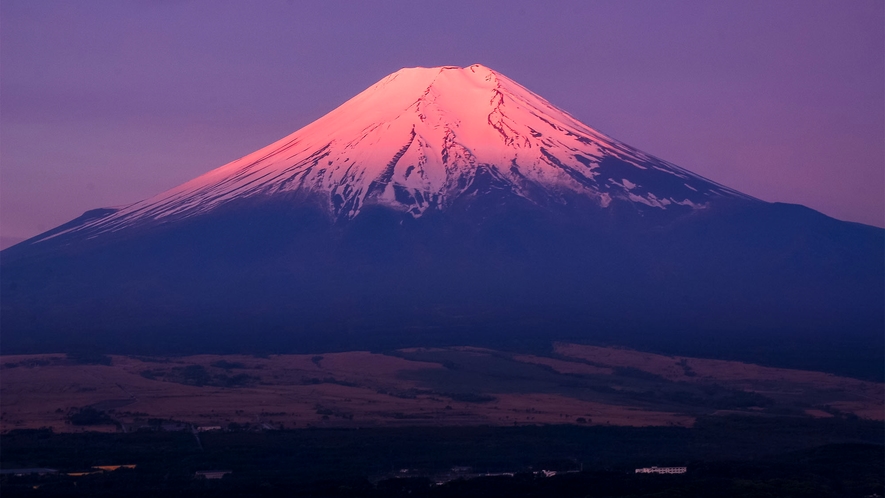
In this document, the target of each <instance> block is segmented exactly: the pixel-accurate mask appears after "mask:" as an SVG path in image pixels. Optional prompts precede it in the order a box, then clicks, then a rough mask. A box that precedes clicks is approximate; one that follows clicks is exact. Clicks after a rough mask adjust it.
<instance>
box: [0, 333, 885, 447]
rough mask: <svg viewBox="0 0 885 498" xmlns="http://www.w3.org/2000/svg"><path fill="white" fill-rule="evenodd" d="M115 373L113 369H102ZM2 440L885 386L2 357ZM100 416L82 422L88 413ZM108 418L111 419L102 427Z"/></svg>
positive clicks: (618, 418)
mask: <svg viewBox="0 0 885 498" xmlns="http://www.w3.org/2000/svg"><path fill="white" fill-rule="evenodd" d="M107 363H109V364H107ZM0 399H2V403H0V412H2V413H0V431H2V432H4V433H6V432H9V431H11V430H15V429H35V428H41V427H50V428H52V429H53V430H54V431H56V432H79V431H120V430H123V431H134V430H138V429H151V428H154V429H158V428H166V429H173V428H182V427H188V428H193V429H194V430H200V429H203V430H206V429H210V428H213V429H214V428H231V427H234V428H247V427H248V428H257V429H262V430H273V429H298V428H307V427H342V428H354V427H402V426H466V425H488V426H513V425H548V424H578V425H611V426H636V427H642V426H681V427H690V426H692V425H693V424H694V422H695V420H696V418H697V417H699V416H709V415H713V416H717V415H723V416H724V415H731V414H736V413H740V414H747V415H755V416H759V417H775V416H789V417H798V418H812V417H814V418H830V417H858V418H861V419H870V420H885V384H882V383H876V382H868V381H862V380H857V379H852V378H847V377H839V376H836V375H832V374H828V373H823V372H812V371H802V370H790V369H783V368H772V367H765V366H760V365H754V364H748V363H741V362H736V361H725V360H713V359H703V358H689V357H680V356H666V355H660V354H654V353H647V352H640V351H634V350H629V349H620V348H614V347H598V346H586V345H578V344H564V343H558V344H555V345H554V347H553V348H552V352H551V353H549V354H548V355H546V356H538V355H530V354H520V353H512V352H504V351H496V350H491V349H482V348H472V347H453V348H417V349H401V350H396V351H391V352H388V353H385V354H381V353H371V352H365V351H353V352H340V353H325V354H318V355H269V356H247V355H223V356H221V355H199V356H187V357H141V356H119V355H113V356H105V357H101V359H100V361H98V362H84V361H82V359H77V358H71V357H68V356H65V355H61V354H46V355H21V356H2V357H0ZM88 407H91V408H93V409H94V410H93V411H92V412H91V413H93V414H94V413H100V414H102V417H101V418H98V419H96V420H93V421H90V422H89V423H86V424H83V423H79V422H77V420H78V419H77V417H76V416H75V415H76V414H77V413H78V412H79V411H81V410H82V409H84V408H88ZM104 415H106V417H105V416H104Z"/></svg>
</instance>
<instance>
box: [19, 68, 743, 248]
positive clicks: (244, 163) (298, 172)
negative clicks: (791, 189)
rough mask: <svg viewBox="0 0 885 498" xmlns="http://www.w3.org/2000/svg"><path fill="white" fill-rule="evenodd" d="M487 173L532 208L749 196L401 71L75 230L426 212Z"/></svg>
mask: <svg viewBox="0 0 885 498" xmlns="http://www.w3.org/2000/svg"><path fill="white" fill-rule="evenodd" d="M480 171H482V172H484V174H485V175H484V176H486V177H487V178H489V179H490V180H491V181H490V184H491V185H492V187H491V188H497V189H505V190H509V191H510V192H512V193H513V194H515V195H518V196H521V197H523V198H526V199H528V200H529V201H532V202H538V201H540V200H541V199H540V198H539V197H543V198H544V200H545V201H551V200H552V201H553V202H564V198H565V196H567V195H573V194H579V195H583V196H587V197H589V198H591V199H593V200H594V201H595V202H597V203H598V204H599V205H600V206H602V207H606V206H608V205H609V204H610V203H611V202H612V200H614V199H619V200H623V201H629V202H633V203H638V204H642V205H644V206H642V207H643V208H658V209H668V208H672V207H674V206H687V207H689V208H693V209H697V208H702V207H704V206H705V205H707V203H708V202H709V201H710V200H711V199H712V198H716V197H722V196H725V197H743V198H745V197H746V196H744V195H743V194H740V193H739V192H736V191H734V190H731V189H728V188H726V187H723V186H721V185H718V184H715V183H713V182H711V181H709V180H706V179H704V178H701V177H699V176H697V175H695V174H692V173H690V172H688V171H686V170H684V169H682V168H679V167H678V166H675V165H673V164H670V163H668V162H665V161H662V160H660V159H657V158H654V157H652V156H649V155H646V154H644V153H642V152H640V151H638V150H636V149H633V148H631V147H629V146H626V145H624V144H621V143H620V142H617V141H615V140H613V139H611V138H609V137H607V136H605V135H603V134H601V133H599V132H597V131H595V130H593V129H592V128H590V127H588V126H586V125H584V124H583V123H581V122H579V121H578V120H576V119H575V118H573V117H571V116H570V115H569V114H567V113H566V112H564V111H562V110H560V109H557V108H556V107H554V106H553V105H551V104H550V103H549V102H547V101H546V100H544V99H543V98H541V97H539V96H538V95H536V94H534V93H532V92H531V91H529V90H527V89H526V88H524V87H522V86H521V85H519V84H518V83H516V82H514V81H512V80H510V79H509V78H507V77H505V76H503V75H501V74H500V73H497V72H495V71H493V70H491V69H489V68H487V67H484V66H481V65H478V64H477V65H473V66H469V67H466V68H459V67H436V68H408V69H402V70H400V71H397V72H395V73H393V74H391V75H389V76H387V77H385V78H384V79H382V80H381V81H379V82H378V83H376V84H375V85H373V86H371V87H370V88H368V89H367V90H365V91H363V92H362V93H360V94H359V95H357V96H355V97H353V98H352V99H350V100H349V101H347V102H345V103H344V104H342V105H341V106H340V107H338V108H337V109H335V110H333V111H332V112H330V113H328V114H327V115H325V116H323V117H322V118H320V119H318V120H316V121H315V122H313V123H311V124H309V125H307V126H305V127H304V128H302V129H300V130H298V131H297V132H295V133H293V134H291V135H289V136H287V137H285V138H283V139H282V140H279V141H277V142H275V143H273V144H271V145H268V146H267V147H264V148H262V149H260V150H258V151H256V152H254V153H252V154H249V155H247V156H245V157H243V158H241V159H238V160H236V161H233V162H231V163H229V164H227V165H224V166H222V167H220V168H218V169H215V170H213V171H210V172H208V173H206V174H204V175H202V176H200V177H197V178H195V179H193V180H191V181H189V182H187V183H184V184H182V185H180V186H178V187H175V188H173V189H171V190H169V191H166V192H163V193H161V194H159V195H157V196H154V197H152V198H150V199H147V200H144V201H141V202H137V203H135V204H132V205H130V206H127V207H124V208H122V209H119V210H117V211H116V212H114V213H112V214H110V215H108V216H106V217H104V218H101V219H97V220H92V221H89V222H87V223H85V224H83V225H81V226H79V227H75V228H73V229H72V230H82V229H92V230H97V231H106V230H117V229H120V228H124V227H126V226H129V225H132V224H139V223H143V222H149V223H156V222H167V221H172V220H174V219H177V218H180V217H189V216H194V215H198V214H200V213H205V212H208V211H211V210H213V209H215V208H217V207H218V206H220V205H222V204H224V203H226V202H228V201H230V200H232V199H242V198H247V197H253V196H264V195H274V194H280V193H299V194H304V195H309V196H311V197H313V198H315V199H320V200H321V203H324V204H325V205H326V206H325V207H327V208H328V213H329V215H330V216H331V217H332V218H333V219H337V220H347V219H351V218H353V217H355V216H357V215H358V214H359V213H360V211H361V209H363V207H364V206H367V205H372V204H380V205H385V206H388V207H391V208H393V209H396V210H399V211H402V212H405V213H409V214H411V215H412V216H414V217H419V216H421V215H422V214H423V213H425V212H426V211H427V210H429V209H445V207H446V206H447V205H449V204H450V203H451V202H452V201H453V200H454V199H455V198H457V197H458V196H460V195H464V194H465V193H468V195H472V194H469V192H472V191H471V190H470V186H471V185H472V184H473V181H474V179H475V178H476V177H477V175H478V173H479V172H480ZM474 190H475V189H474ZM54 235H58V234H57V233H56V234H54ZM34 242H36V241H34Z"/></svg>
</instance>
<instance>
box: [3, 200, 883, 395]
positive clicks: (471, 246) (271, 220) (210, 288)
mask: <svg viewBox="0 0 885 498" xmlns="http://www.w3.org/2000/svg"><path fill="white" fill-rule="evenodd" d="M490 196H491V194H485V195H484V196H482V197H479V198H477V199H478V200H477V201H476V202H475V203H472V204H464V205H462V206H455V207H453V208H452V209H450V210H449V211H447V212H446V215H445V216H442V215H439V216H434V215H432V214H429V215H427V216H425V217H422V218H420V219H418V220H413V219H411V218H409V217H406V218H403V217H402V215H400V214H396V213H394V212H392V211H388V210H386V209H381V208H377V209H375V210H374V211H372V210H369V211H367V212H364V213H362V214H361V215H360V217H358V218H355V219H354V220H352V221H351V222H349V223H348V224H345V225H338V224H332V223H331V222H329V221H328V220H327V219H326V218H325V217H324V216H323V215H321V214H320V212H319V211H317V210H314V209H312V208H310V205H309V204H303V203H302V204H298V205H297V206H300V207H293V206H296V205H295V204H292V203H291V202H287V201H286V200H285V199H277V200H274V201H271V200H265V201H263V202H258V203H254V204H251V203H240V204H236V203H232V204H236V205H232V206H230V207H229V208H228V209H227V210H219V211H218V212H215V213H213V215H212V216H207V217H202V218H195V219H191V220H183V221H180V222H177V223H173V224H170V225H168V226H166V225H158V226H154V227H148V228H144V229H142V230H140V231H137V232H133V231H129V232H121V233H120V234H116V235H115V234H111V235H109V236H107V237H104V238H100V239H94V240H93V239H88V238H87V239H83V238H82V237H81V238H79V239H76V240H68V239H65V236H64V235H60V236H59V237H57V238H56V239H52V242H51V243H50V242H46V243H43V244H39V245H37V246H34V247H33V248H28V247H27V246H26V245H23V246H17V247H14V248H11V249H9V250H7V251H4V252H3V256H2V272H0V301H2V302H0V305H2V314H0V325H2V329H3V342H2V347H3V353H4V354H15V353H38V352H57V351H71V350H76V349H97V350H100V352H106V353H122V354H133V353H134V354H191V353H199V352H205V353H230V352H247V353H252V352H255V353H277V352H280V353H281V352H314V351H333V350H354V349H369V350H387V349H394V348H399V347H407V346H431V345H453V344H462V345H463V344H474V345H481V346H491V347H495V348H499V349H501V348H506V349H519V350H522V349H525V350H534V351H538V350H545V349H547V348H549V347H550V344H551V342H553V341H556V340H568V341H573V342H595V343H604V344H619V345H626V346H630V347H634V348H637V349H651V350H656V351H661V352H667V353H674V354H684V355H694V356H703V357H721V358H730V359H742V360H748V361H753V362H757V363H763V364H769V365H776V366H785V367H791V368H808V369H814V370H824V371H831V372H836V373H840V374H845V375H852V376H857V377H863V378H873V379H881V378H882V375H883V374H882V371H883V370H882V365H883V364H885V353H883V351H885V338H883V337H885V334H883V323H885V284H883V281H882V275H883V274H885V263H883V259H882V257H881V255H882V253H883V250H885V249H883V247H885V242H883V232H882V231H881V230H879V229H875V228H872V227H866V226H862V225H854V224H848V223H843V222H839V221H836V220H832V219H830V218H827V217H825V216H823V215H820V214H819V213H816V212H814V211H811V210H808V209H805V208H801V207H798V206H787V205H777V204H775V205H770V204H764V203H759V202H738V203H734V204H721V205H719V207H717V208H716V209H712V208H711V209H710V210H706V211H703V210H702V211H699V212H696V213H692V214H690V215H687V216H682V217H679V218H677V219H664V218H661V216H663V215H662V214H661V213H657V212H655V211H654V210H648V211H646V212H637V211H635V208H634V207H633V206H632V205H626V204H625V205H619V204H615V205H613V206H610V207H609V208H607V209H600V208H598V207H596V208H593V207H592V206H581V205H577V206H567V207H562V206H560V207H559V208H557V209H552V208H551V207H550V206H547V207H545V209H540V208H539V207H538V206H534V205H531V204H529V203H528V202H525V201H524V200H521V199H518V198H513V197H511V196H509V195H506V194H501V197H500V198H497V199H496V198H493V197H490ZM575 202H576V203H578V202H579V200H575ZM576 213H577V214H576Z"/></svg>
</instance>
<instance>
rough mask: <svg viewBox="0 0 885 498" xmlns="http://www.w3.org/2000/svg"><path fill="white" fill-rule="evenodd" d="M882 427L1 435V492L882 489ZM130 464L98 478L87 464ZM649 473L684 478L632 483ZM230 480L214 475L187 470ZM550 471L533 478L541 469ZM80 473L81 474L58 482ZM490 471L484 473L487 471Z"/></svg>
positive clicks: (829, 423)
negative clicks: (656, 469)
mask: <svg viewBox="0 0 885 498" xmlns="http://www.w3.org/2000/svg"><path fill="white" fill-rule="evenodd" d="M883 436H885V432H883V425H882V423H881V422H875V421H865V420H860V419H854V418H848V419H844V418H843V419H809V418H799V417H746V416H730V417H701V418H699V419H698V421H697V423H696V424H695V426H694V427H693V428H683V427H642V428H638V427H604V426H597V427H579V426H536V427H532V426H527V427H448V428H420V427H412V428H375V429H303V430H289V431H263V432H206V433H201V434H199V440H198V439H197V438H196V437H195V436H194V434H191V433H189V432H162V431H161V432H144V431H142V432H136V433H129V434H122V433H115V434H102V433H79V434H56V433H53V432H52V431H49V430H27V431H13V432H11V433H8V434H4V435H3V436H2V453H0V465H2V468H3V469H4V470H8V469H14V468H26V467H43V468H52V469H56V470H57V471H58V472H57V473H54V474H47V475H23V476H16V475H9V474H5V475H3V476H2V478H0V490H2V494H3V496H4V497H9V496H124V495H125V496H160V495H162V496H213V497H218V496H353V497H357V496H360V497H362V496H365V497H374V496H379V497H380V496H410V497H415V496H432V497H447V496H486V497H488V496H561V497H570V496H576V497H578V496H594V497H595V496H599V497H603V496H659V497H660V496H726V497H727V496H778V497H780V496H791V497H792V496H795V497H800V496H801V497H817V496H821V497H824V496H827V497H829V496H836V497H842V496H844V497H866V496H882V494H883V461H885V451H883V446H882V444H881V443H882V441H883ZM116 465H135V467H134V468H120V469H118V470H113V471H101V470H98V469H95V468H94V467H96V466H116ZM652 465H660V466H665V465H672V466H687V468H688V472H687V473H686V474H684V475H637V474H635V473H634V469H635V468H637V467H648V466H652ZM206 470H225V471H229V472H230V473H228V474H226V475H224V477H223V478H221V479H217V480H215V479H205V478H202V477H197V476H195V474H196V473H197V472H199V471H206ZM545 470H546V471H548V472H547V474H550V471H555V472H556V474H555V475H549V476H547V475H545V473H544V472H543V471H545ZM79 473H85V474H83V475H71V474H79ZM489 474H497V475H489Z"/></svg>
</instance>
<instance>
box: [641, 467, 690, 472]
mask: <svg viewBox="0 0 885 498" xmlns="http://www.w3.org/2000/svg"><path fill="white" fill-rule="evenodd" d="M687 471H688V468H687V467H644V468H641V469H636V473H637V474H684V473H686V472H687Z"/></svg>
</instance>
